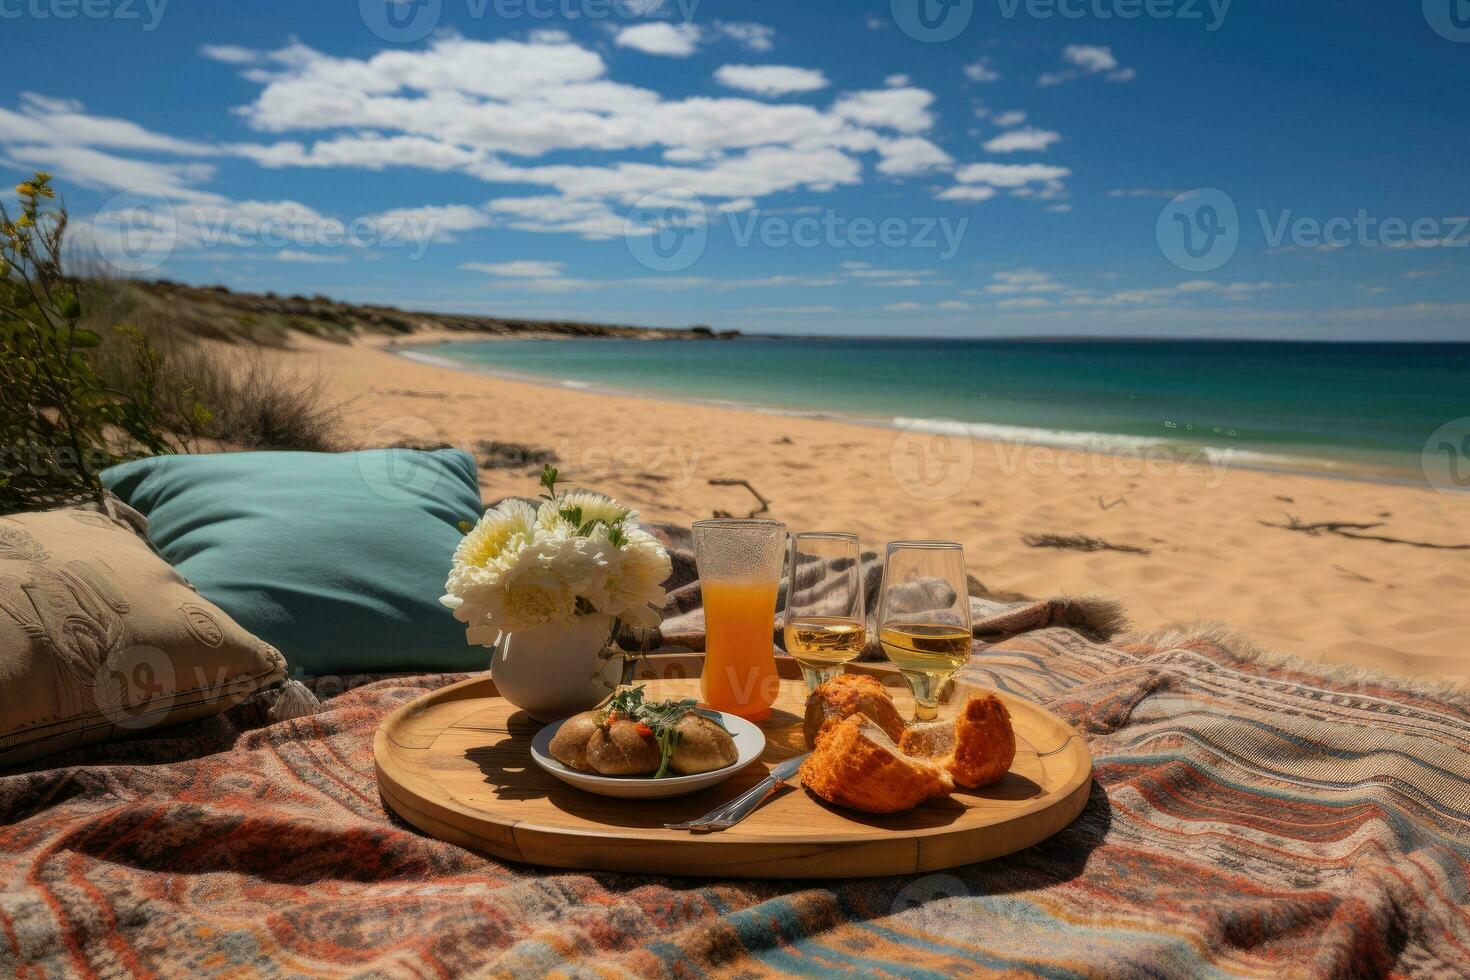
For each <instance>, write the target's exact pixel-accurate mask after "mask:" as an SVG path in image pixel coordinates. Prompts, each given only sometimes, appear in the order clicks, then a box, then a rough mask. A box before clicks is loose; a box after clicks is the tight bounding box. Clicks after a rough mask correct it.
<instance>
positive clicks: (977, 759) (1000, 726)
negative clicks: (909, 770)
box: [898, 694, 1016, 789]
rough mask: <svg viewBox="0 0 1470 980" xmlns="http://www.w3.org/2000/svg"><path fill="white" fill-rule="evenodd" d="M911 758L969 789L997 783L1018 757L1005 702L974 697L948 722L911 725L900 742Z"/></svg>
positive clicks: (993, 697)
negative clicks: (935, 766) (933, 765)
mask: <svg viewBox="0 0 1470 980" xmlns="http://www.w3.org/2000/svg"><path fill="white" fill-rule="evenodd" d="M898 745H899V748H901V749H902V750H903V751H904V752H907V753H908V754H909V755H913V756H920V757H923V758H926V759H930V760H932V761H934V762H936V763H938V764H939V765H940V766H942V767H943V768H944V769H945V771H946V772H948V773H949V774H950V775H951V776H953V777H954V781H955V782H956V783H958V784H959V785H961V786H964V787H966V788H967V789H978V788H980V787H981V786H989V785H990V784H991V783H994V782H998V781H1000V780H1001V779H1002V778H1004V777H1005V774H1006V773H1007V772H1009V771H1010V769H1011V763H1012V762H1014V761H1015V758H1016V731H1015V729H1014V728H1013V727H1012V726H1011V713H1010V712H1009V711H1007V710H1006V706H1005V702H1003V701H1001V699H1000V698H998V697H996V696H995V695H994V694H986V695H983V696H972V697H971V698H969V699H968V700H967V701H966V702H965V706H964V707H963V708H962V709H961V710H960V712H959V714H957V715H956V716H955V717H954V718H953V719H951V720H949V721H932V722H923V723H920V724H915V725H910V726H909V727H908V728H907V729H906V730H905V731H904V733H903V736H902V737H901V738H900V739H899V742H898Z"/></svg>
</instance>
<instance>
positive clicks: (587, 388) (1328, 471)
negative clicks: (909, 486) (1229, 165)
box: [386, 335, 1470, 500]
mask: <svg viewBox="0 0 1470 980" xmlns="http://www.w3.org/2000/svg"><path fill="white" fill-rule="evenodd" d="M566 339H567V338H565V337H560V336H554V335H547V336H515V337H484V338H475V339H472V340H466V339H464V338H462V337H434V338H432V339H429V340H426V341H423V342H422V343H421V342H418V341H413V342H408V343H402V342H398V341H394V342H392V343H389V344H387V345H386V347H387V349H389V350H391V351H392V352H393V353H394V354H397V355H398V356H399V357H402V358H404V359H406V360H410V361H413V362H415V363H417V364H423V365H425V366H428V367H434V368H440V369H443V370H447V371H463V372H467V373H469V374H474V375H479V376H481V377H487V378H497V379H499V380H502V381H512V382H517V383H520V384H529V385H537V386H540V387H543V388H550V389H553V390H558V391H577V392H587V393H590V394H599V395H607V396H609V397H613V398H637V399H644V400H648V401H654V402H674V403H677V404H684V405H701V406H707V407H711V408H728V409H732V410H735V411H747V412H758V413H761V414H766V415H776V416H783V417H790V418H798V419H812V420H814V421H823V422H834V423H838V424H845V425H861V426H868V427H872V428H878V429H884V430H887V431H891V432H918V433H925V434H930V435H953V436H957V437H960V438H965V439H970V440H975V441H979V442H985V443H993V444H1002V445H1009V446H1019V447H1042V448H1046V449H1050V450H1053V451H1055V452H1076V453H1086V454H1097V455H1102V456H1112V457H1115V458H1118V457H1121V458H1129V459H1131V458H1135V457H1139V456H1149V455H1151V454H1152V453H1153V452H1154V451H1155V450H1157V451H1158V452H1159V453H1160V454H1161V455H1160V456H1158V457H1157V459H1158V461H1159V462H1168V463H1173V464H1175V465H1195V466H1208V467H1213V466H1216V465H1219V466H1221V467H1225V468H1231V469H1236V468H1238V469H1244V470H1249V471H1252V472H1258V473H1279V474H1282V475H1286V476H1312V477H1325V478H1327V479H1333V480H1347V481H1351V482H1355V483H1371V484H1379V485H1384V486H1394V487H1410V488H1417V489H1430V488H1429V487H1428V486H1427V485H1426V484H1425V483H1424V481H1423V480H1422V479H1419V478H1417V477H1416V476H1413V475H1411V474H1412V473H1413V472H1414V471H1413V469H1412V468H1411V467H1404V468H1403V469H1402V470H1400V469H1398V468H1393V469H1392V470H1391V471H1390V470H1385V471H1381V472H1367V471H1363V470H1354V469H1350V468H1349V467H1351V466H1352V465H1353V464H1352V463H1349V462H1344V461H1339V460H1333V459H1328V458H1325V457H1323V458H1317V457H1308V456H1289V455H1286V454H1275V453H1267V452H1264V451H1261V450H1253V449H1235V448H1232V447H1228V446H1227V447H1214V446H1208V445H1205V444H1203V443H1199V444H1194V445H1192V446H1186V445H1184V444H1175V445H1177V446H1178V448H1177V449H1175V448H1170V445H1171V444H1169V443H1166V442H1163V441H1162V440H1158V439H1153V438H1152V437H1148V436H1133V435H1129V434H1127V433H1109V432H1087V431H1077V430H1060V429H1043V428H1040V427H1037V428H1034V429H1029V431H1034V432H1046V433H1050V434H1053V435H1056V436H1066V435H1075V436H1094V437H1098V438H1100V439H1116V440H1119V441H1123V440H1137V441H1138V445H1137V446H1136V447H1135V449H1136V450H1137V451H1132V450H1130V449H1128V448H1125V447H1123V446H1099V445H1089V444H1087V443H1085V442H1081V441H1074V442H1068V441H1055V442H1048V441H1046V440H1044V439H1035V440H1026V439H1020V438H1007V437H1006V436H1005V435H1003V434H999V433H1000V430H1006V429H1010V430H1021V429H1023V428H1024V427H1019V426H1006V425H999V424H996V425H991V424H988V423H972V422H963V421H959V420H953V419H930V418H890V417H881V416H871V415H858V414H854V413H851V412H844V411H838V410H833V409H799V408H786V407H783V406H780V405H769V404H765V403H761V402H747V401H740V400H737V399H727V398H699V397H696V396H692V395H679V394H675V393H671V392H663V391H652V390H648V389H637V388H620V387H618V386H616V385H608V384H601V383H598V382H591V381H581V380H578V379H576V378H557V377H553V376H551V375H545V374H535V373H531V372H524V371H514V370H510V369H504V368H491V367H488V366H479V365H475V364H471V363H469V362H466V361H460V360H456V359H455V358H451V357H439V356H435V355H433V354H423V355H421V356H415V354H417V353H418V350H417V348H419V347H421V346H422V347H427V348H433V347H442V346H445V345H451V344H457V343H483V342H490V343H497V342H504V341H513V340H553V341H562V340H566ZM605 339H610V340H616V339H618V338H605ZM953 426H959V427H961V428H963V429H981V430H990V431H978V432H977V431H955V430H954V429H953V428H952V427H953ZM1251 457H1254V458H1251ZM1262 457H1267V458H1271V457H1274V458H1276V459H1279V460H1280V461H1281V462H1279V463H1273V462H1269V461H1267V459H1264V458H1262ZM1467 500H1470V493H1467Z"/></svg>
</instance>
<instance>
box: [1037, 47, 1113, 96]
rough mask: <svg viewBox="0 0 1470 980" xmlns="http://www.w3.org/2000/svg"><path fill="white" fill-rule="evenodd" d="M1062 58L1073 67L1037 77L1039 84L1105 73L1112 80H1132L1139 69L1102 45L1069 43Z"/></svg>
mask: <svg viewBox="0 0 1470 980" xmlns="http://www.w3.org/2000/svg"><path fill="white" fill-rule="evenodd" d="M1062 60H1063V61H1065V62H1067V64H1069V65H1071V66H1072V67H1071V68H1067V69H1064V70H1062V71H1055V72H1047V73H1045V74H1043V75H1042V76H1041V77H1040V78H1039V79H1037V84H1039V85H1043V86H1046V85H1061V84H1063V83H1065V82H1070V81H1072V80H1073V79H1076V78H1079V77H1081V76H1083V75H1103V76H1104V77H1105V78H1106V79H1107V80H1108V81H1110V82H1131V81H1133V80H1134V79H1135V78H1137V77H1138V71H1137V70H1136V69H1133V68H1124V67H1122V66H1121V65H1120V64H1119V63H1118V59H1117V56H1115V55H1114V54H1113V49H1112V48H1109V47H1104V46H1101V45H1091V44H1069V45H1067V46H1066V47H1065V48H1063V49H1062Z"/></svg>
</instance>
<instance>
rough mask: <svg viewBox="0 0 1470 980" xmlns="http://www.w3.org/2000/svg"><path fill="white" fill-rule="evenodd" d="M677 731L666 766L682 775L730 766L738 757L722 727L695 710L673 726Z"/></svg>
mask: <svg viewBox="0 0 1470 980" xmlns="http://www.w3.org/2000/svg"><path fill="white" fill-rule="evenodd" d="M674 731H675V732H677V733H678V737H677V739H676V741H675V745H674V751H673V753H672V754H671V755H670V756H669V768H670V769H672V770H674V771H675V772H677V773H681V774H683V775H685V776H693V775H696V774H698V773H701V772H714V771H715V770H716V769H723V768H725V767H726V766H733V765H734V764H735V763H736V761H737V760H738V759H739V758H740V751H739V750H738V749H736V748H735V740H734V739H733V738H731V737H730V733H729V732H727V731H725V729H724V728H723V727H721V726H720V725H718V724H716V723H715V722H713V721H711V720H710V719H708V718H706V717H705V716H704V715H702V714H700V713H699V712H697V711H691V712H689V713H688V714H686V715H685V716H684V717H683V718H680V719H679V722H678V724H676V725H675V726H674Z"/></svg>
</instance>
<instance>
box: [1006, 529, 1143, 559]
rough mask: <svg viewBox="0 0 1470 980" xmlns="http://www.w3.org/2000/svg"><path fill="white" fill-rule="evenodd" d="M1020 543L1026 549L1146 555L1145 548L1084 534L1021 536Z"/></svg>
mask: <svg viewBox="0 0 1470 980" xmlns="http://www.w3.org/2000/svg"><path fill="white" fill-rule="evenodd" d="M1021 541H1022V542H1023V543H1024V544H1025V545H1026V546H1027V547H1028V548H1057V549H1059V550H1062V551H1121V552H1123V553H1124V554H1129V555H1147V554H1150V553H1151V552H1150V551H1149V550H1148V549H1147V548H1139V547H1137V546H1136V545H1131V544H1113V543H1112V542H1111V541H1104V540H1103V539H1102V538H1089V537H1088V536H1087V535H1085V534H1023V535H1021Z"/></svg>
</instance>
